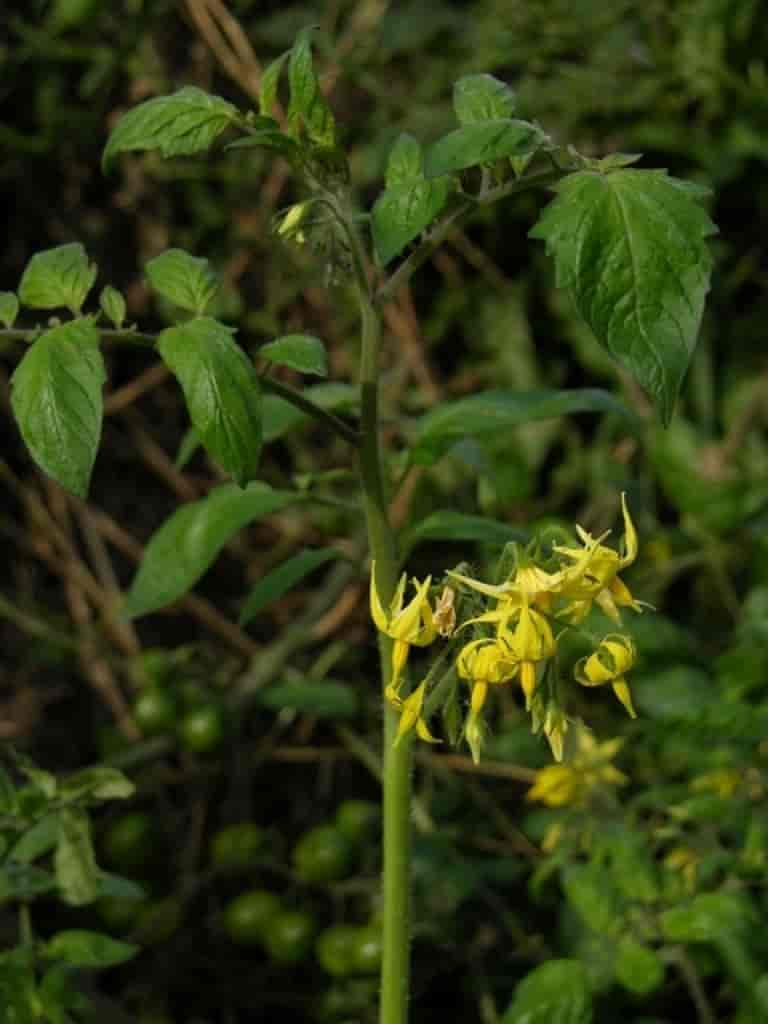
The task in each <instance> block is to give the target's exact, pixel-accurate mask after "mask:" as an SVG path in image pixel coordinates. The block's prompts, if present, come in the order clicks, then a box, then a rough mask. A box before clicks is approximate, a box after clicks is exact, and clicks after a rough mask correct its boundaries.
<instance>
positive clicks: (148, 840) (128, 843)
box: [103, 811, 156, 874]
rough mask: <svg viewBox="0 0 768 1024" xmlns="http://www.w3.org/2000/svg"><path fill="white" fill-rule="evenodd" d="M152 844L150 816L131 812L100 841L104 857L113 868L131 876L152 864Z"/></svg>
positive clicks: (153, 838) (153, 842) (153, 830)
mask: <svg viewBox="0 0 768 1024" xmlns="http://www.w3.org/2000/svg"><path fill="white" fill-rule="evenodd" d="M155 840H156V836H155V828H154V825H153V823H152V819H151V818H150V816H149V815H148V814H145V813H144V812H143V811H133V812H132V813H130V814H123V815H121V816H120V817H119V818H117V819H116V820H115V821H113V822H112V824H111V825H110V826H109V828H108V829H107V832H106V833H105V835H104V840H103V847H104V855H105V858H106V860H107V861H108V862H109V864H110V865H111V866H112V867H115V868H117V869H118V870H119V871H123V872H125V873H126V874H130V873H131V872H132V871H136V870H138V869H139V868H141V867H143V866H144V865H145V864H146V863H147V862H148V861H151V860H152V857H153V855H154V853H155V849H156V842H155Z"/></svg>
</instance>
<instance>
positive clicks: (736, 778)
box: [691, 768, 744, 798]
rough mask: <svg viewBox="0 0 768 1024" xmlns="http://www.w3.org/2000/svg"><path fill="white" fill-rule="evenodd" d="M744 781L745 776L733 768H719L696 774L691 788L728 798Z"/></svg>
mask: <svg viewBox="0 0 768 1024" xmlns="http://www.w3.org/2000/svg"><path fill="white" fill-rule="evenodd" d="M743 781H744V776H743V775H742V774H741V773H740V772H737V771H734V769H733V768H719V769H717V770H716V771H713V772H707V773H706V774H705V775H698V776H696V778H695V779H692V780H691V789H692V790H693V791H694V792H697V793H701V792H704V793H706V792H710V793H716V794H717V795H718V796H721V797H726V798H727V797H729V796H733V794H734V793H735V792H736V790H737V789H738V788H739V786H740V785H741V783H742V782H743Z"/></svg>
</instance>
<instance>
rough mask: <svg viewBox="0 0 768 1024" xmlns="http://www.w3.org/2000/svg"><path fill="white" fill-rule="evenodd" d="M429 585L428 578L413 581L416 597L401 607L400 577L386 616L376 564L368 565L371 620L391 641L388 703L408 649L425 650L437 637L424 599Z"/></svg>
mask: <svg viewBox="0 0 768 1024" xmlns="http://www.w3.org/2000/svg"><path fill="white" fill-rule="evenodd" d="M431 582H432V577H431V576H428V577H427V578H426V579H425V580H424V582H423V583H419V581H418V580H416V579H414V580H413V584H414V586H415V587H416V596H415V597H413V598H412V599H411V600H410V601H409V602H408V604H407V605H405V607H403V600H404V598H405V587H406V583H407V577H406V574H405V573H403V575H402V576H401V577H400V582H399V583H398V585H397V589H396V591H395V595H394V597H393V598H392V600H391V602H390V605H389V611H388V612H386V611H385V610H384V608H383V606H382V604H381V601H380V600H379V592H378V589H377V587H376V563H375V562H374V563H373V564H372V565H371V616H372V618H373V621H374V622H375V623H376V628H377V629H378V630H379V632H381V633H384V634H385V635H386V636H389V637H392V639H393V640H394V641H395V643H394V645H393V647H392V681H391V682H390V685H389V686H388V687H387V699H388V700H390V701H391V702H392V703H395V702H396V700H395V698H397V693H398V689H399V687H400V679H401V676H402V672H403V668H404V667H405V663H406V661H407V660H408V652H409V651H410V649H411V646H412V645H415V646H417V647H426V646H427V645H428V644H431V643H432V641H433V640H434V639H435V637H436V636H437V628H436V627H435V623H434V619H433V616H432V609H431V607H430V604H429V598H428V596H427V595H428V593H429V586H430V584H431Z"/></svg>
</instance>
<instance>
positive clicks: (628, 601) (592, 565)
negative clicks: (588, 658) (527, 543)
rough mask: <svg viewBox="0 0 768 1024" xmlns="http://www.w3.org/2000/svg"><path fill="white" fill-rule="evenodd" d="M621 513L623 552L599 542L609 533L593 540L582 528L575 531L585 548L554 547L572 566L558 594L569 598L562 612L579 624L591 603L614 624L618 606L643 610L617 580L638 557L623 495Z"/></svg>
mask: <svg viewBox="0 0 768 1024" xmlns="http://www.w3.org/2000/svg"><path fill="white" fill-rule="evenodd" d="M621 511H622V515H623V517H624V537H623V539H622V545H621V547H622V548H623V553H620V552H617V551H614V550H613V549H612V548H609V547H606V546H605V545H604V544H603V543H602V541H604V540H605V538H606V537H607V536H608V534H609V533H610V530H609V531H608V532H607V533H604V534H602V535H601V536H600V537H597V538H594V537H593V536H592V534H591V533H588V532H587V531H586V530H584V529H583V528H582V527H581V526H578V525H577V526H576V532H577V533H578V535H579V539H580V540H581V542H582V544H583V545H584V546H583V547H582V548H570V547H564V546H561V545H555V548H554V550H555V551H556V552H557V553H558V554H559V555H563V556H564V557H565V558H567V559H569V560H570V561H572V562H573V563H574V564H573V565H572V566H571V567H570V569H568V570H566V571H565V573H564V575H565V580H564V581H563V584H562V585H561V587H560V590H559V593H560V594H561V595H562V596H563V597H567V598H570V599H571V604H570V605H569V606H568V608H566V609H565V610H564V612H563V615H565V616H566V617H568V618H570V620H571V621H572V622H574V623H576V622H581V621H582V620H583V619H584V618H585V617H586V615H587V613H588V612H589V610H590V608H591V607H592V602H593V601H594V602H595V604H597V605H598V607H600V608H601V609H602V610H603V611H604V612H605V614H606V615H607V616H608V617H609V618H611V619H613V621H614V622H617V623H618V622H621V614H620V612H619V608H620V607H625V608H632V609H633V610H634V611H636V612H640V611H642V610H643V608H642V604H641V603H640V602H639V601H636V600H635V598H634V597H633V596H632V594H631V593H630V591H629V589H628V587H627V586H626V584H625V583H624V582H623V581H622V580H620V579H619V575H618V574H619V573H620V572H621V570H622V569H626V567H627V566H628V565H631V564H632V563H633V562H634V560H635V559H636V558H637V551H638V543H637V531H636V530H635V525H634V523H633V522H632V517H631V516H630V514H629V509H628V508H627V498H626V495H625V494H622V496H621Z"/></svg>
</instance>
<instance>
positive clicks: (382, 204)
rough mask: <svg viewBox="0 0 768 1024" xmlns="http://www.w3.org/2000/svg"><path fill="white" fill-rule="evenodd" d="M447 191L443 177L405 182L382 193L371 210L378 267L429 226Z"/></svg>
mask: <svg viewBox="0 0 768 1024" xmlns="http://www.w3.org/2000/svg"><path fill="white" fill-rule="evenodd" d="M449 192H450V183H449V182H448V181H447V180H446V179H444V178H438V179H436V180H435V181H424V180H421V181H419V180H416V181H410V182H405V183H404V184H402V185H394V186H392V188H388V189H387V190H386V191H385V192H382V194H381V195H380V196H379V198H378V199H377V200H376V202H375V204H374V207H373V210H372V211H371V229H372V231H373V242H374V245H375V247H376V256H377V258H378V261H379V263H380V264H381V265H382V266H386V265H387V264H388V263H389V262H390V261H391V260H393V259H394V258H395V256H397V255H398V253H400V252H402V250H403V249H404V248H405V247H406V245H408V243H409V242H412V241H413V240H414V238H416V237H417V236H418V235H420V234H421V232H422V231H423V230H424V229H425V228H427V227H429V225H430V224H431V223H432V221H433V220H434V219H435V217H436V216H437V215H438V213H440V211H441V210H442V208H443V207H444V206H445V203H446V200H447V199H448V195H449Z"/></svg>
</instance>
